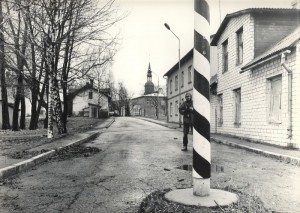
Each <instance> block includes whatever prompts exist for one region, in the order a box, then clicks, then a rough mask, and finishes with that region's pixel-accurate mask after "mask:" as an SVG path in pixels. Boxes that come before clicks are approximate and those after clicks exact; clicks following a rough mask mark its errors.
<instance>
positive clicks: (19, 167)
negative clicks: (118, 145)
mask: <svg viewBox="0 0 300 213" xmlns="http://www.w3.org/2000/svg"><path fill="white" fill-rule="evenodd" d="M107 128H108V127H107ZM100 134H101V133H100V132H96V133H92V134H91V135H89V136H87V137H85V138H83V139H81V140H78V141H74V142H71V143H69V144H67V145H66V146H63V147H58V148H56V149H53V150H50V151H47V152H45V153H42V154H39V155H37V156H34V157H32V158H30V159H27V160H24V161H21V162H19V163H16V164H13V165H11V166H7V167H5V168H2V169H0V180H3V179H6V178H8V177H11V176H13V175H16V174H18V173H21V172H24V171H26V170H28V169H30V168H32V167H34V166H37V165H39V164H41V163H43V162H45V161H46V160H47V159H49V158H50V157H52V156H54V155H55V154H56V153H57V152H58V151H60V150H63V149H65V148H67V147H70V146H74V145H80V144H83V143H85V142H87V141H90V140H93V139H95V138H96V137H98V136H99V135H100Z"/></svg>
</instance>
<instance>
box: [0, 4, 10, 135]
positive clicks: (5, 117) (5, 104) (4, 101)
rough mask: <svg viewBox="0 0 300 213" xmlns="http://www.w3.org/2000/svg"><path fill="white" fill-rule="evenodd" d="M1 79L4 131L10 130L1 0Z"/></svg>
mask: <svg viewBox="0 0 300 213" xmlns="http://www.w3.org/2000/svg"><path fill="white" fill-rule="evenodd" d="M0 23H1V24H0V77H1V96H2V97H1V98H2V129H9V128H10V124H9V114H8V101H7V90H6V81H5V55H4V35H3V11H2V0H0Z"/></svg>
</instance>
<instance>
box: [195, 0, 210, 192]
mask: <svg viewBox="0 0 300 213" xmlns="http://www.w3.org/2000/svg"><path fill="white" fill-rule="evenodd" d="M209 17H210V15H209V4H208V3H207V2H206V1H205V0H194V19H195V23H194V25H195V26H194V28H195V29H194V60H193V61H194V62H193V65H194V88H193V102H194V130H195V131H194V132H193V194H194V195H195V196H202V197H204V196H209V194H210V174H211V172H210V168H211V166H210V159H211V150H210V149H211V148H210V103H209V79H210V44H209V42H210V35H209V27H210V24H209V22H210V20H209V19H210V18H209Z"/></svg>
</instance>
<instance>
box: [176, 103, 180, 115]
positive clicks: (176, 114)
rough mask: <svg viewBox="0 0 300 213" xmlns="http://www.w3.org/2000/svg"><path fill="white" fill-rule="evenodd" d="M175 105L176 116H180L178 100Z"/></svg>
mask: <svg viewBox="0 0 300 213" xmlns="http://www.w3.org/2000/svg"><path fill="white" fill-rule="evenodd" d="M175 107H176V113H175V116H178V113H177V110H178V108H179V106H178V101H175Z"/></svg>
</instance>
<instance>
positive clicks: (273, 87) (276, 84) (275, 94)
mask: <svg viewBox="0 0 300 213" xmlns="http://www.w3.org/2000/svg"><path fill="white" fill-rule="evenodd" d="M269 85H270V92H269V122H271V123H280V122H281V88H282V78H281V76H280V77H275V78H272V79H269Z"/></svg>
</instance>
